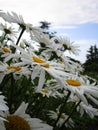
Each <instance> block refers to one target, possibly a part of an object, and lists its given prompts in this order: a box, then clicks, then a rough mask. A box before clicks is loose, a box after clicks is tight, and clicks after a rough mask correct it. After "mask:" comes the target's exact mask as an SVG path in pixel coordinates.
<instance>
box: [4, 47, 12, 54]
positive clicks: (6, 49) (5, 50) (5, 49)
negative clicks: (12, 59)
mask: <svg viewBox="0 0 98 130" xmlns="http://www.w3.org/2000/svg"><path fill="white" fill-rule="evenodd" d="M2 50H3V51H4V52H5V53H10V52H11V51H10V49H8V48H7V47H3V48H2Z"/></svg>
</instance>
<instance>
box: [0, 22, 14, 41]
mask: <svg viewBox="0 0 98 130" xmlns="http://www.w3.org/2000/svg"><path fill="white" fill-rule="evenodd" d="M0 30H1V31H2V32H3V33H5V34H4V35H5V37H6V38H8V39H11V40H14V39H15V38H16V31H15V29H14V28H12V26H10V27H8V25H7V24H6V23H5V25H3V24H2V23H1V24H0Z"/></svg>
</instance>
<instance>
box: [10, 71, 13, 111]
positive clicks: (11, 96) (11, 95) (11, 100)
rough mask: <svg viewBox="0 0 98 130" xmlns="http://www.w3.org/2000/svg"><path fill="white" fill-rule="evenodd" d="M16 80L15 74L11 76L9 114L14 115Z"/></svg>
mask: <svg viewBox="0 0 98 130" xmlns="http://www.w3.org/2000/svg"><path fill="white" fill-rule="evenodd" d="M13 92H14V78H13V74H11V89H10V93H9V94H10V95H9V112H10V113H12V104H13V95H14V93H13Z"/></svg>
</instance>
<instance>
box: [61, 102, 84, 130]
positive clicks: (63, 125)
mask: <svg viewBox="0 0 98 130" xmlns="http://www.w3.org/2000/svg"><path fill="white" fill-rule="evenodd" d="M80 103H81V100H80V101H79V102H78V103H77V104H76V105H75V106H74V108H73V109H72V111H71V113H70V115H69V116H68V118H67V119H66V120H65V121H64V122H63V124H62V127H61V128H60V130H63V128H64V127H65V124H66V122H67V121H68V120H69V119H70V118H71V116H72V115H73V113H74V111H75V110H76V108H77V107H78V106H79V104H80Z"/></svg>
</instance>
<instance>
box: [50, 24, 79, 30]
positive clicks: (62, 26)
mask: <svg viewBox="0 0 98 130" xmlns="http://www.w3.org/2000/svg"><path fill="white" fill-rule="evenodd" d="M76 28H78V26H74V25H68V26H65V25H56V26H55V25H52V26H51V27H50V29H56V30H57V29H76Z"/></svg>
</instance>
